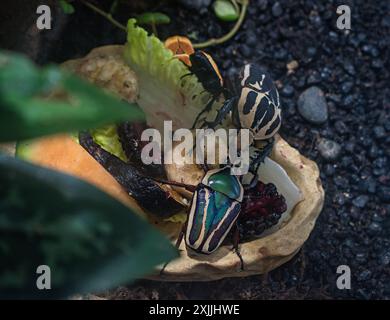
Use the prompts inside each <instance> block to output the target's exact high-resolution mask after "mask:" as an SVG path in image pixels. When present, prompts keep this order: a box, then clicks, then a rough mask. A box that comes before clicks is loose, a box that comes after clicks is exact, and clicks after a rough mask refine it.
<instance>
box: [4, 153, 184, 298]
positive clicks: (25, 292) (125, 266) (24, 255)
mask: <svg viewBox="0 0 390 320" xmlns="http://www.w3.org/2000/svg"><path fill="white" fill-rule="evenodd" d="M0 180H1V184H0V257H1V259H0V296H1V297H7V298H9V297H18V298H32V297H34V298H39V297H50V298H58V297H66V296H68V295H70V294H74V293H86V292H99V291H102V290H107V289H110V288H113V287H115V286H118V285H125V284H127V283H128V282H129V281H132V280H134V279H136V278H139V277H141V276H143V275H145V274H147V273H149V272H152V271H153V268H154V266H156V265H157V264H161V263H163V262H165V261H169V260H171V259H173V258H175V257H177V251H176V250H175V248H174V247H173V246H172V245H171V244H170V242H169V240H168V239H167V238H166V237H165V236H163V235H162V234H160V233H159V232H158V231H157V230H156V229H154V227H153V226H151V225H149V224H148V223H147V222H146V221H144V220H143V219H141V218H140V217H138V216H137V215H136V214H134V212H132V211H131V210H130V209H129V208H127V207H126V206H124V205H123V204H121V203H120V202H118V201H116V200H114V199H113V198H111V197H110V196H109V195H107V194H106V193H104V192H102V191H100V190H98V189H96V188H95V187H93V186H92V185H89V184H88V183H86V182H84V181H81V180H79V179H76V178H74V177H71V176H69V175H65V174H62V173H59V172H56V171H52V170H49V169H45V168H42V167H38V166H35V165H32V164H30V163H27V162H24V161H21V160H19V159H15V158H12V157H8V156H4V155H0ZM39 265H47V266H49V267H50V270H51V290H38V289H37V287H36V281H37V277H38V276H39V275H38V274H36V270H37V267H38V266H39Z"/></svg>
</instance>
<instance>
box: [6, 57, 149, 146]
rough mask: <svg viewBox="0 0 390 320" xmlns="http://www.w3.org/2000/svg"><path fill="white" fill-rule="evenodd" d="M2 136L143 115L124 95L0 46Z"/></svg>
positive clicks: (28, 134)
mask: <svg viewBox="0 0 390 320" xmlns="http://www.w3.org/2000/svg"><path fill="white" fill-rule="evenodd" d="M0 115H1V116H0V142H5V141H11V140H18V139H29V138H34V137H38V136H42V135H48V134H53V133H57V132H69V131H77V130H80V129H89V128H97V127H100V126H103V125H106V124H110V123H115V122H119V121H125V120H138V119H143V118H144V114H143V113H142V111H140V109H139V107H138V106H137V105H136V104H129V103H126V102H124V101H120V100H119V99H117V98H116V97H114V96H111V95H109V94H108V93H106V92H104V91H102V90H101V89H99V88H97V87H95V86H93V85H91V84H89V83H87V82H85V81H84V80H81V79H80V78H78V77H76V76H74V75H71V74H69V73H67V72H64V71H62V70H61V69H59V68H58V67H56V66H48V67H45V68H41V69H39V68H37V67H36V66H35V65H33V64H32V63H31V62H30V61H29V60H27V59H26V58H25V57H24V56H22V55H19V54H11V53H9V52H4V51H0Z"/></svg>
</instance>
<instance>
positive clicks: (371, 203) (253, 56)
mask: <svg viewBox="0 0 390 320" xmlns="http://www.w3.org/2000/svg"><path fill="white" fill-rule="evenodd" d="M103 2H104V1H103ZM340 4H349V5H350V6H351V12H352V30H351V31H350V32H346V31H341V30H338V29H337V28H336V19H337V15H336V8H337V6H338V5H340ZM152 9H154V10H160V11H163V12H165V13H167V14H169V15H170V16H171V18H172V23H171V24H170V25H167V26H165V27H164V28H160V29H159V32H160V33H159V36H160V37H161V38H165V37H167V36H168V35H173V34H191V35H196V36H197V37H198V41H203V40H205V39H207V38H209V37H219V36H221V35H223V34H224V33H226V32H227V31H228V30H229V29H230V28H231V26H232V25H231V24H227V23H222V22H219V21H217V20H216V18H215V17H214V15H213V13H212V10H201V11H199V13H197V14H194V11H191V10H189V9H186V8H184V7H181V8H178V7H177V6H175V5H172V4H171V5H164V4H162V5H161V6H158V7H154V8H152ZM128 12H131V11H128V10H122V11H121V14H120V15H119V18H120V19H121V15H122V16H123V17H124V16H126V14H127V15H128ZM389 12H390V2H389V1H380V2H379V1H375V2H369V1H364V0H361V1H326V2H325V1H319V0H318V1H310V0H306V1H303V0H302V1H298V0H297V1H288V0H285V1H282V0H281V1H278V2H272V1H267V0H252V1H251V6H250V8H249V11H248V15H247V18H246V20H245V23H244V25H243V27H242V28H241V29H240V31H239V33H238V34H237V35H236V36H235V37H234V39H232V40H231V41H229V42H227V43H225V44H223V45H220V46H217V47H211V48H208V49H206V51H209V52H210V53H211V54H212V55H213V56H214V57H215V59H216V61H217V63H218V65H219V66H220V67H221V69H222V71H223V73H224V75H227V74H235V73H236V71H237V70H238V68H240V66H242V65H243V64H244V63H246V62H257V63H259V64H261V65H263V66H264V67H266V68H267V69H268V70H269V72H270V73H271V74H272V76H273V78H274V79H275V81H276V83H277V86H278V88H279V90H280V93H281V102H282V106H283V108H284V120H283V121H284V122H283V126H282V128H281V131H280V133H281V135H282V136H283V137H284V138H285V139H286V140H287V141H288V142H289V143H290V144H291V145H292V146H294V147H295V148H297V149H298V150H299V151H300V152H301V153H302V154H304V155H305V156H307V157H309V158H310V159H313V160H315V161H316V162H317V164H318V165H319V167H320V169H321V179H322V183H323V186H324V189H325V190H326V199H325V205H324V209H323V212H322V213H321V215H320V217H319V219H318V221H317V224H316V227H315V229H314V231H313V233H312V234H311V236H310V238H309V239H308V241H307V242H306V243H305V245H304V247H303V248H302V249H301V250H300V252H299V253H298V254H297V255H296V256H295V258H293V259H292V260H291V261H290V262H288V263H286V264H285V265H283V266H281V267H280V268H278V269H276V270H274V271H272V272H270V273H269V274H267V275H263V276H252V277H248V278H238V279H225V280H221V281H215V282H206V283H197V282H194V283H164V282H152V281H139V282H137V283H136V284H134V285H132V286H130V287H127V288H125V287H122V288H119V289H117V290H116V291H114V292H111V293H109V297H111V298H117V299H137V298H143V299H197V298H198V299H232V298H237V299H291V298H295V299H304V298H308V299H315V298H318V299H326V298H337V299H338V298H354V299H385V298H387V299H389V298H390V249H389V248H390V237H389V235H390V232H389V229H390V213H389V209H390V175H389V172H390V170H389V152H390V136H389V131H390V119H389V117H390V116H389V108H390V89H389V83H390V74H389V73H390V71H389V70H390V59H389V58H390V54H389V47H390V36H389V35H390V15H389ZM123 41H124V35H123V34H122V33H121V31H120V30H116V29H115V28H113V27H112V26H111V25H110V24H109V23H108V22H106V21H104V20H102V19H101V18H100V17H98V16H96V15H95V14H93V13H91V12H90V11H88V10H86V9H85V8H83V7H80V6H76V13H75V14H74V15H73V16H72V17H70V19H69V21H68V24H67V26H66V28H65V32H64V34H63V35H62V38H61V41H59V42H58V43H57V46H55V47H54V48H51V49H50V54H49V58H48V59H44V62H46V61H48V60H49V61H58V62H59V61H62V60H65V59H69V58H73V57H76V56H82V55H84V54H85V53H87V52H88V51H89V50H90V49H91V48H93V47H95V46H98V45H102V44H106V43H121V42H123ZM45 57H46V55H45ZM36 59H37V60H38V61H42V58H40V57H39V56H38V57H36ZM294 60H295V61H296V62H297V63H298V66H297V67H296V66H295V67H294V68H293V70H292V71H290V72H287V71H288V69H287V64H290V63H291V62H292V61H294ZM294 64H295V63H294ZM312 86H317V87H319V88H320V89H321V90H322V91H323V92H324V94H325V99H326V103H327V107H328V119H327V120H326V121H325V123H323V124H317V125H316V124H311V123H310V122H308V121H307V120H305V119H304V118H303V117H302V116H301V115H300V114H299V112H298V111H297V101H298V98H299V96H300V95H301V94H302V92H304V91H305V90H306V89H307V88H309V87H312ZM319 139H329V140H332V141H335V142H336V143H338V144H339V145H340V146H341V149H340V150H339V154H338V157H337V159H336V160H334V159H331V160H329V159H326V157H324V156H323V155H321V153H320V152H319V150H318V141H319ZM343 264H345V265H348V266H349V267H350V268H351V274H352V288H351V290H338V289H337V287H336V277H337V274H336V269H337V267H338V266H339V265H343Z"/></svg>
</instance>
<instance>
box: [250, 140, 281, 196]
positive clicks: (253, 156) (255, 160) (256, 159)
mask: <svg viewBox="0 0 390 320" xmlns="http://www.w3.org/2000/svg"><path fill="white" fill-rule="evenodd" d="M274 141H275V139H274V138H273V137H272V138H270V139H268V141H267V144H266V145H265V147H264V148H262V149H259V148H256V147H253V146H251V147H250V151H249V153H250V157H249V161H250V163H249V172H248V174H249V175H252V177H250V182H249V183H247V184H245V185H244V189H245V190H247V189H251V188H252V187H254V186H256V184H257V180H258V178H257V172H258V171H259V167H260V165H261V164H262V163H263V162H264V160H265V158H266V157H268V156H269V155H270V153H271V151H272V148H273V146H274Z"/></svg>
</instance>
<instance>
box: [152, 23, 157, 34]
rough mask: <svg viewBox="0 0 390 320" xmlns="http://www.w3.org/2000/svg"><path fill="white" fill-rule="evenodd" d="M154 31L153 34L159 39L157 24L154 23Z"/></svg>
mask: <svg viewBox="0 0 390 320" xmlns="http://www.w3.org/2000/svg"><path fill="white" fill-rule="evenodd" d="M152 31H153V34H154V35H155V36H156V37H158V34H157V27H156V24H155V23H154V22H153V23H152Z"/></svg>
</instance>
